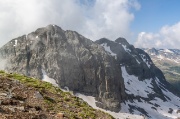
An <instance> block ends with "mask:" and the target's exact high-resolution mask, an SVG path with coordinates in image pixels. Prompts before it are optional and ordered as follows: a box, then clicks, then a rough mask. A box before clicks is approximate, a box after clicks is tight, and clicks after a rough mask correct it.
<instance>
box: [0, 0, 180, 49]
mask: <svg viewBox="0 0 180 119" xmlns="http://www.w3.org/2000/svg"><path fill="white" fill-rule="evenodd" d="M179 6H180V0H28V1H25V0H0V46H2V45H4V44H5V43H7V42H8V41H10V40H11V39H13V38H16V37H18V36H21V35H24V34H28V33H30V32H32V31H35V30H36V29H37V28H39V27H44V26H47V25H49V24H56V25H58V26H60V27H61V28H62V29H64V30H74V31H77V32H79V33H80V34H82V35H83V36H85V37H87V38H89V39H91V40H93V41H95V40H98V39H100V38H102V37H106V38H108V39H110V40H115V39H117V38H118V37H124V38H126V39H127V40H128V42H129V43H131V44H133V45H135V47H145V48H151V47H155V48H179V49H180V15H179V14H180V13H179V11H180V7H179Z"/></svg>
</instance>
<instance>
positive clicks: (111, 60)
mask: <svg viewBox="0 0 180 119" xmlns="http://www.w3.org/2000/svg"><path fill="white" fill-rule="evenodd" d="M0 57H1V61H2V62H3V64H5V65H3V68H4V69H5V70H6V71H8V72H17V73H21V74H24V75H26V76H31V77H37V78H40V79H43V80H44V79H45V78H47V79H49V80H48V81H49V82H51V83H53V84H57V85H58V86H59V87H60V88H62V89H66V90H68V91H69V90H70V91H72V92H73V93H74V95H75V96H77V97H80V98H82V99H83V100H85V101H86V102H87V103H88V104H89V105H91V106H92V107H93V108H96V109H100V110H103V111H105V112H107V113H109V114H111V115H112V116H113V117H115V118H120V119H126V118H131V119H141V118H142V119H143V118H151V119H171V118H178V117H180V113H179V111H180V93H179V92H178V91H177V89H175V88H174V87H173V86H172V85H171V84H170V83H168V82H167V81H166V78H165V77H164V75H163V73H162V71H161V70H160V69H159V68H157V67H156V66H155V64H154V63H153V61H152V60H151V58H150V56H149V55H148V54H147V53H146V52H145V51H144V50H142V49H138V48H134V46H133V45H130V44H129V43H128V42H127V41H126V39H124V38H118V39H116V40H115V41H110V40H108V39H106V38H102V39H100V40H97V41H95V42H93V41H91V40H89V39H87V38H85V37H83V36H82V35H80V34H78V33H77V32H75V31H69V30H67V31H64V30H62V29H61V28H60V27H58V26H56V25H49V26H47V27H44V28H39V29H37V30H36V31H35V32H32V33H30V34H28V35H24V36H21V37H18V38H15V39H13V40H11V41H10V42H8V43H7V44H6V45H4V46H3V47H2V48H0Z"/></svg>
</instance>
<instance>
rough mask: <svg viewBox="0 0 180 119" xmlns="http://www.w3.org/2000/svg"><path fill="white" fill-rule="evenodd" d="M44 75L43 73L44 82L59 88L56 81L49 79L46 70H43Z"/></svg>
mask: <svg viewBox="0 0 180 119" xmlns="http://www.w3.org/2000/svg"><path fill="white" fill-rule="evenodd" d="M42 73H43V79H42V80H43V81H46V82H49V83H51V84H53V85H54V86H56V87H58V84H57V83H56V80H54V79H52V78H49V77H48V76H47V74H46V72H45V70H43V69H42Z"/></svg>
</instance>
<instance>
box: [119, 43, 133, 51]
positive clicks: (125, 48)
mask: <svg viewBox="0 0 180 119" xmlns="http://www.w3.org/2000/svg"><path fill="white" fill-rule="evenodd" d="M121 45H122V47H123V48H124V50H125V51H126V52H128V53H130V52H131V50H130V49H128V48H127V46H126V45H123V44H121Z"/></svg>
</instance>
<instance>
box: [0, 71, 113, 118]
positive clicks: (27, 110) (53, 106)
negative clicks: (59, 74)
mask: <svg viewBox="0 0 180 119" xmlns="http://www.w3.org/2000/svg"><path fill="white" fill-rule="evenodd" d="M62 116H63V117H62ZM15 118H17V119H56V118H57V119H96V118H97V119H113V117H112V116H110V115H109V114H106V113H104V112H101V111H99V110H95V109H93V108H92V107H90V106H89V105H88V104H87V103H86V102H84V101H83V100H81V99H79V98H77V97H75V96H73V95H71V94H70V93H68V92H63V91H62V90H60V89H59V88H58V87H54V86H53V85H52V84H50V83H47V82H44V81H41V80H37V79H34V78H30V77H26V76H23V75H20V74H8V73H5V72H4V71H0V119H15Z"/></svg>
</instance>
